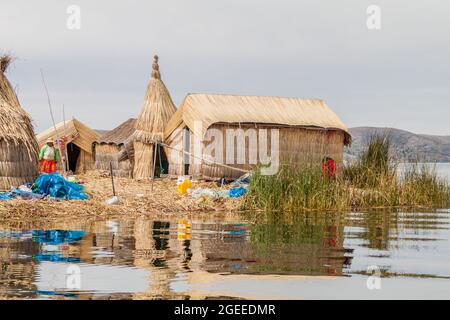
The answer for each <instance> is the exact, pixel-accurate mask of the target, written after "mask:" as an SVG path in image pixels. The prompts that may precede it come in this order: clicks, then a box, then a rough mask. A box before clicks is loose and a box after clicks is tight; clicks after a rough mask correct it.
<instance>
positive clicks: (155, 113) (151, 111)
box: [134, 56, 176, 179]
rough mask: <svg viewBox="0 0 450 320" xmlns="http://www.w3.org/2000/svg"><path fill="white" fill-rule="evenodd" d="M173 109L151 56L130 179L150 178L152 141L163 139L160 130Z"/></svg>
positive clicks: (163, 127)
mask: <svg viewBox="0 0 450 320" xmlns="http://www.w3.org/2000/svg"><path fill="white" fill-rule="evenodd" d="M175 111H176V108H175V105H174V104H173V101H172V98H171V97H170V94H169V91H168V90H167V88H166V86H165V85H164V83H163V82H162V80H161V74H160V73H159V65H158V56H155V61H154V62H153V70H152V78H151V79H150V82H149V84H148V87H147V93H146V95H145V99H144V104H143V106H142V109H141V113H140V115H139V119H138V121H137V123H136V132H135V134H134V150H135V164H134V178H135V179H149V178H151V177H152V176H153V173H154V170H155V169H156V168H153V162H154V152H155V143H154V141H162V140H163V136H164V129H165V126H166V124H167V122H168V121H169V119H170V118H171V117H172V115H173V114H174V113H175ZM156 150H157V151H158V152H160V153H159V157H160V160H161V161H158V162H157V164H158V165H159V164H160V163H162V159H161V158H164V157H165V156H164V155H163V154H162V153H163V150H162V148H161V149H156Z"/></svg>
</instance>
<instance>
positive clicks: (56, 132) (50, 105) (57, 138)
mask: <svg viewBox="0 0 450 320" xmlns="http://www.w3.org/2000/svg"><path fill="white" fill-rule="evenodd" d="M41 78H42V83H43V84H44V89H45V93H46V94H47V102H48V108H49V110H50V116H51V118H52V122H53V128H54V129H55V134H56V140H57V141H58V142H59V134H58V130H57V129H56V123H55V117H54V116H53V110H52V103H51V101H50V94H49V93H48V89H47V84H46V83H45V77H44V71H42V69H41ZM56 145H57V149H58V150H59V153H60V154H61V148H60V146H59V143H57V144H56ZM64 172H65V169H64Z"/></svg>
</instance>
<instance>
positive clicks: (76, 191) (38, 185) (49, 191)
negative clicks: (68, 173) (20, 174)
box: [33, 173, 89, 200]
mask: <svg viewBox="0 0 450 320" xmlns="http://www.w3.org/2000/svg"><path fill="white" fill-rule="evenodd" d="M33 192H34V193H38V194H45V195H49V196H50V197H52V198H56V199H66V200H87V199H89V196H88V195H87V194H86V193H85V192H84V187H83V186H81V185H79V184H76V183H73V182H69V181H67V180H65V179H64V178H63V177H62V176H61V175H60V174H59V173H50V174H43V175H41V176H39V177H38V178H37V179H36V181H35V182H34V185H33Z"/></svg>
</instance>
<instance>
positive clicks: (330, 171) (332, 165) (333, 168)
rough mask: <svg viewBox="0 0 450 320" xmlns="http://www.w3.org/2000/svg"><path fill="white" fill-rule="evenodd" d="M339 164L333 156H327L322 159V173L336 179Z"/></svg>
mask: <svg viewBox="0 0 450 320" xmlns="http://www.w3.org/2000/svg"><path fill="white" fill-rule="evenodd" d="M336 174H337V164H336V161H335V160H334V159H333V158H330V157H325V158H323V161H322V175H323V176H324V177H327V178H329V179H331V180H334V179H336Z"/></svg>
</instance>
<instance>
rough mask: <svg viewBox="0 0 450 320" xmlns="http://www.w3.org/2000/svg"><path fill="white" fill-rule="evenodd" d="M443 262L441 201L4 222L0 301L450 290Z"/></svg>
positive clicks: (449, 226) (447, 234) (446, 224)
mask: <svg viewBox="0 0 450 320" xmlns="http://www.w3.org/2000/svg"><path fill="white" fill-rule="evenodd" d="M439 170H440V173H441V174H445V175H447V174H449V173H450V166H449V165H442V166H440V167H439ZM448 176H450V174H449V175H448ZM449 260H450V210H449V209H443V210H435V211H432V212H426V211H420V212H405V211H372V212H353V213H345V214H344V213H343V214H332V213H329V214H319V213H310V214H299V215H298V216H297V217H296V218H295V220H294V221H292V220H291V221H270V222H266V223H260V224H249V223H245V222H244V219H242V220H240V219H238V220H230V221H227V220H224V219H223V218H219V217H215V216H214V215H211V217H210V218H205V219H203V220H179V219H167V220H161V219H160V220H153V219H149V218H137V219H126V218H124V219H118V220H95V221H85V222H80V221H77V220H75V221H72V220H67V221H61V220H60V221H47V222H36V221H34V222H32V221H30V222H27V221H0V264H1V268H0V297H1V298H17V297H19V298H30V299H111V298H114V299H159V298H165V299H181V298H189V299H205V298H211V297H212V298H226V299H234V298H237V299H252V298H260V299H347V298H354V299H395V298H402V299H403V298H404V299H408V298H411V299H416V298H417V299H419V298H423V299H436V298H437V299H440V298H445V299H450V263H449Z"/></svg>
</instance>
